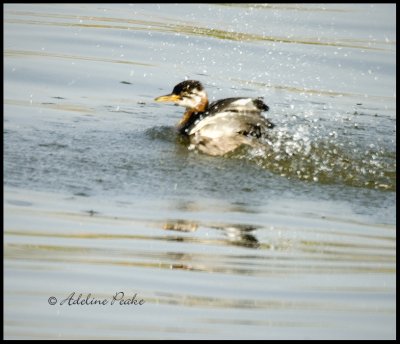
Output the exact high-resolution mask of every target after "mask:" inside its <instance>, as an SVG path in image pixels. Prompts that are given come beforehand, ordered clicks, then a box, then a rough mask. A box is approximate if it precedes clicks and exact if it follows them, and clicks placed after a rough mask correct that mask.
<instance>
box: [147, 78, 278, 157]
mask: <svg viewBox="0 0 400 344" xmlns="http://www.w3.org/2000/svg"><path fill="white" fill-rule="evenodd" d="M155 101H157V102H168V101H171V102H174V103H175V104H177V105H180V106H184V107H185V108H186V111H185V113H184V115H183V117H182V119H181V120H180V121H179V123H178V125H177V129H178V131H179V133H180V134H182V135H184V136H186V137H188V138H189V141H190V146H189V148H197V149H198V150H199V151H201V152H203V153H206V154H209V155H224V154H226V153H228V152H231V151H233V150H235V149H236V148H237V147H239V146H241V145H243V144H245V145H250V146H257V140H258V139H260V138H262V137H266V136H267V131H268V129H272V128H273V127H274V124H272V123H271V122H270V121H269V120H267V119H266V118H265V117H264V116H262V115H261V112H262V111H268V110H269V107H268V106H267V105H266V104H264V102H263V101H262V100H261V98H258V99H252V98H226V99H221V100H217V101H215V102H213V103H211V104H210V105H208V98H207V93H206V92H205V90H204V87H203V85H202V84H201V83H200V82H199V81H196V80H186V81H183V82H181V83H179V84H178V85H176V86H175V87H174V89H173V91H172V93H171V94H168V95H165V96H161V97H157V98H155Z"/></svg>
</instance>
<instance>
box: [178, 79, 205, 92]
mask: <svg viewBox="0 0 400 344" xmlns="http://www.w3.org/2000/svg"><path fill="white" fill-rule="evenodd" d="M196 88H197V89H198V90H199V91H202V90H204V87H203V85H202V84H201V83H200V81H197V80H186V81H182V82H181V83H179V84H178V85H176V86H175V87H174V90H173V91H172V94H181V93H190V91H192V90H194V89H196Z"/></svg>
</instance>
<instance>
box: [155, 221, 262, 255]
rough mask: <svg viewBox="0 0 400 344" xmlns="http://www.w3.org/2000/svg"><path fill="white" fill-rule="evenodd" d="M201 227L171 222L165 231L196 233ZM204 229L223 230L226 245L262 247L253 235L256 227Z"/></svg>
mask: <svg viewBox="0 0 400 344" xmlns="http://www.w3.org/2000/svg"><path fill="white" fill-rule="evenodd" d="M199 227H200V224H199V223H198V222H195V221H187V220H170V221H168V222H166V223H165V224H164V226H163V229H166V230H171V231H178V232H195V231H196V230H197V229H198V228H199ZM204 227H209V228H213V229H218V230H222V231H223V233H224V235H225V237H226V240H225V243H228V244H231V245H235V246H242V247H248V248H258V247H259V246H260V243H259V241H258V240H257V238H256V237H255V235H253V234H251V232H253V231H254V230H256V229H257V227H255V226H252V225H245V224H211V225H208V226H204ZM183 241H184V240H183Z"/></svg>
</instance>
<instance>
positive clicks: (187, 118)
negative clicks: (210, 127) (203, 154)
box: [178, 98, 208, 133]
mask: <svg viewBox="0 0 400 344" xmlns="http://www.w3.org/2000/svg"><path fill="white" fill-rule="evenodd" d="M207 107H208V99H207V98H204V99H202V101H201V102H200V103H199V104H198V105H197V106H196V107H195V108H186V111H185V113H184V114H183V117H182V118H181V120H180V121H179V123H178V130H179V131H180V132H183V133H184V131H185V129H187V128H188V127H189V126H190V125H192V123H194V121H195V120H196V119H197V117H198V116H199V114H201V113H203V112H205V111H206V110H207Z"/></svg>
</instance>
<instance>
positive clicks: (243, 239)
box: [212, 224, 260, 248]
mask: <svg viewBox="0 0 400 344" xmlns="http://www.w3.org/2000/svg"><path fill="white" fill-rule="evenodd" d="M212 228H216V229H220V230H222V231H223V232H224V234H225V235H226V237H227V240H228V242H229V243H231V244H232V245H236V246H243V247H249V248H258V247H259V246H260V243H259V241H258V240H257V238H256V237H255V235H253V234H251V232H253V231H254V230H256V229H257V227H255V226H252V225H244V224H233V225H227V224H225V225H220V226H212Z"/></svg>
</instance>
